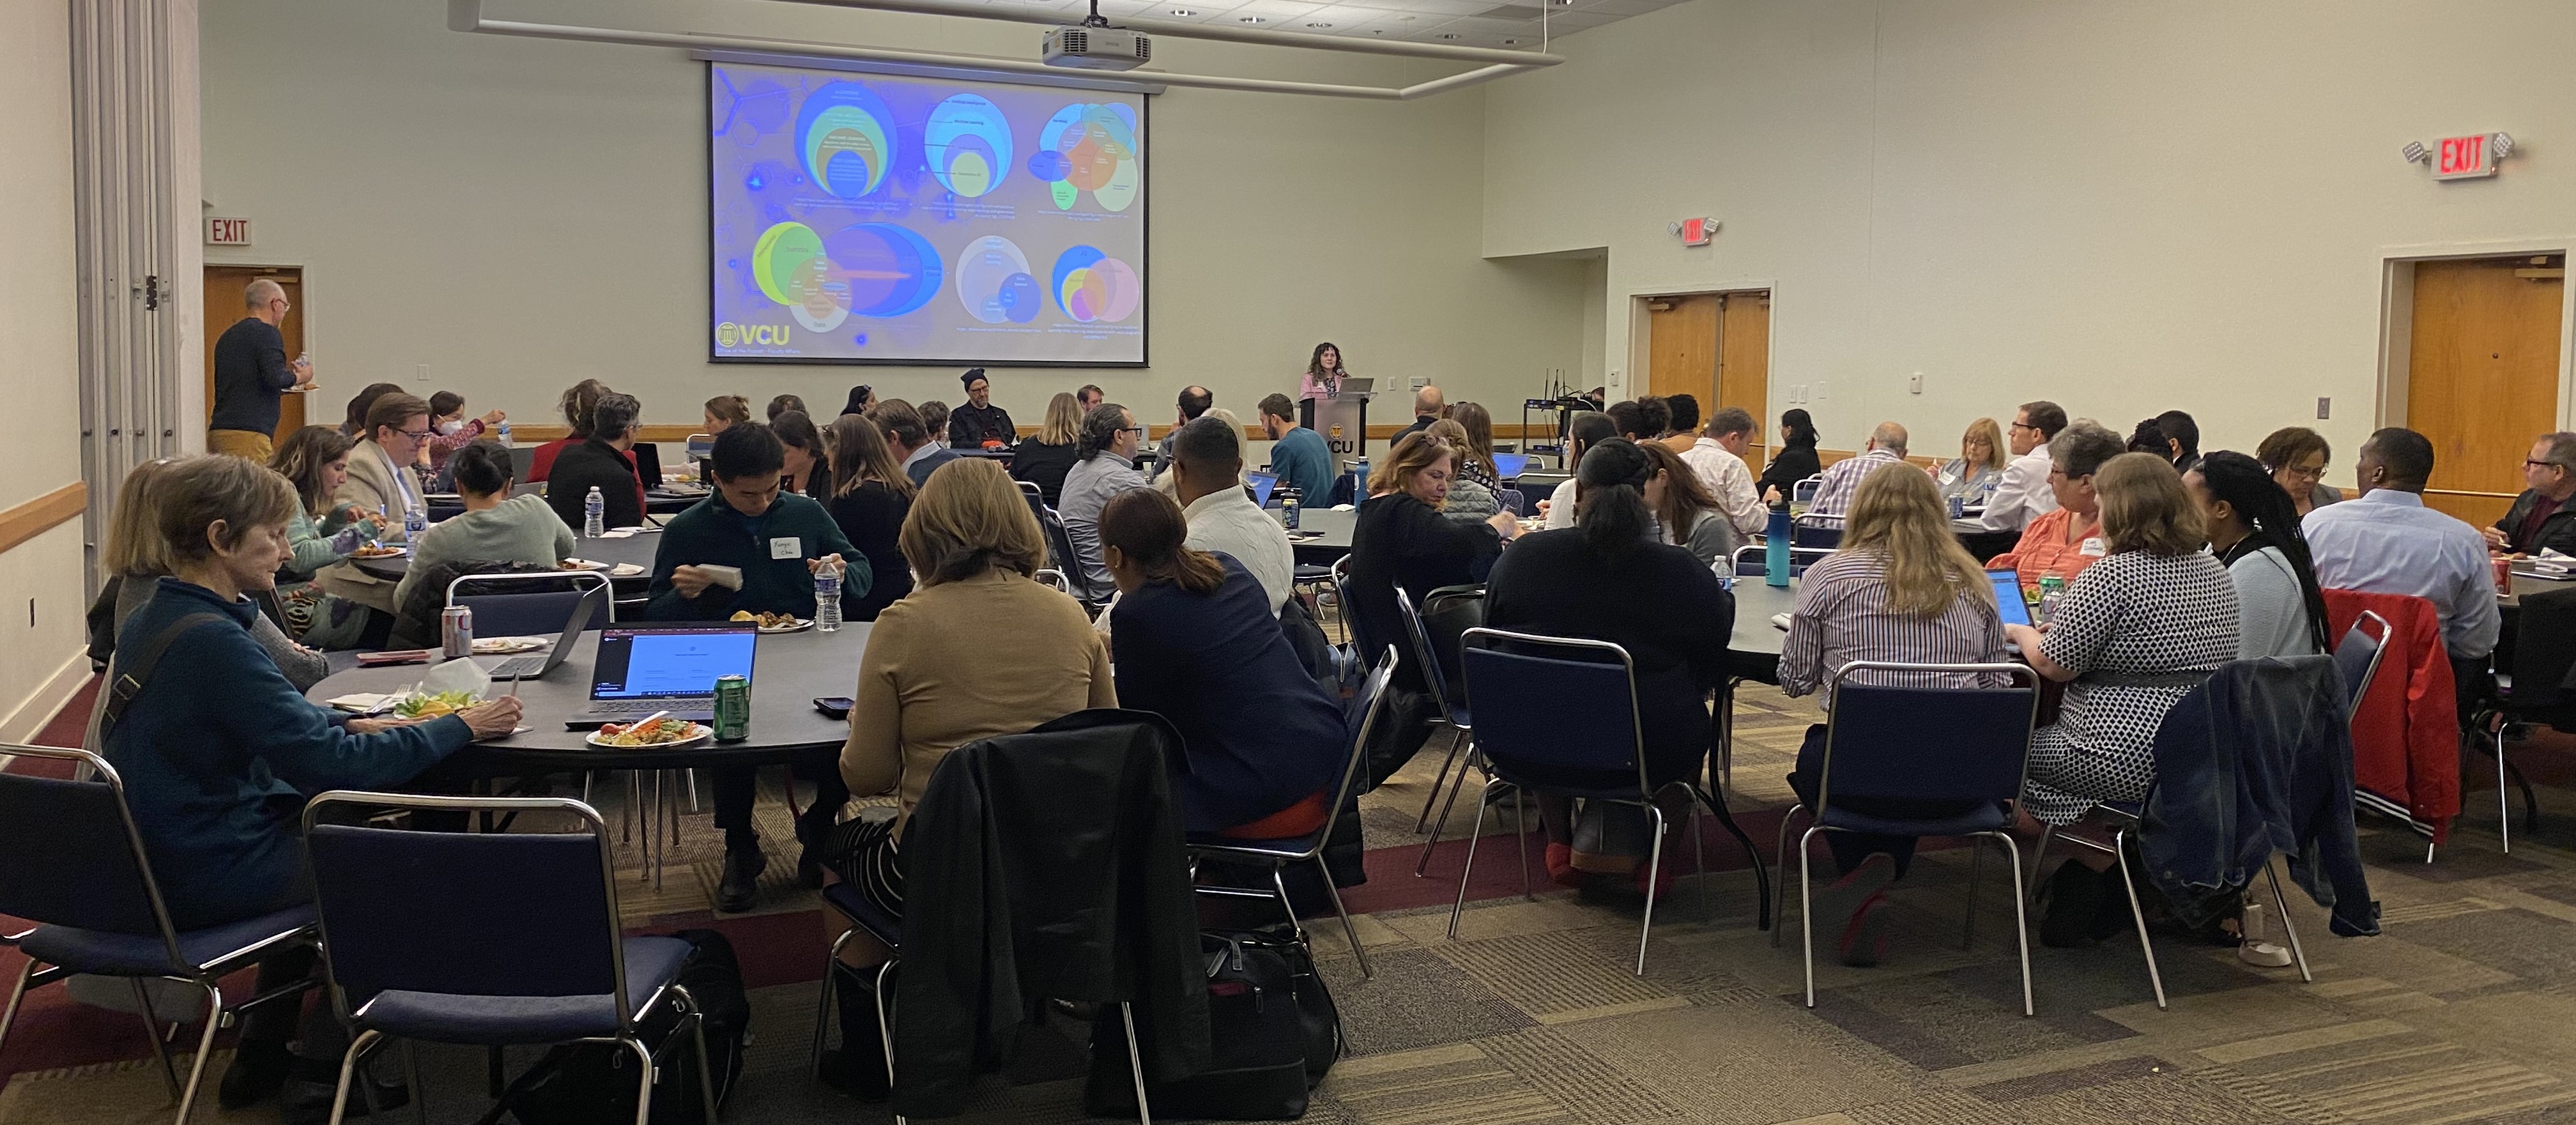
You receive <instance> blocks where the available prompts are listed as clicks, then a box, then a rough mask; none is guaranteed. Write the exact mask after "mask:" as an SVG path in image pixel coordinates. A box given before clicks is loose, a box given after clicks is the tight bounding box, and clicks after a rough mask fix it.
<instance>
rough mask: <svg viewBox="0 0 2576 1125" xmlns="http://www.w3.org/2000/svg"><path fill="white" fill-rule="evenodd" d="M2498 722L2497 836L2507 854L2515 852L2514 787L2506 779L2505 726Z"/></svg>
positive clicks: (2496, 741)
mask: <svg viewBox="0 0 2576 1125" xmlns="http://www.w3.org/2000/svg"><path fill="white" fill-rule="evenodd" d="M2505 726H2506V724H2504V723H2497V724H2496V733H2495V747H2496V838H2497V839H2499V840H2502V841H2503V842H2504V852H2505V854H2506V855H2512V854H2513V787H2512V786H2511V785H2509V784H2507V783H2506V782H2505V779H2504V728H2505Z"/></svg>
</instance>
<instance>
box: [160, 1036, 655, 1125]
mask: <svg viewBox="0 0 2576 1125" xmlns="http://www.w3.org/2000/svg"><path fill="white" fill-rule="evenodd" d="M211 1037H212V1034H211V1033H209V1038H211ZM382 1038H384V1033H383V1032H380V1031H377V1030H375V1029H373V1028H369V1029H368V1030H365V1031H361V1032H359V1033H358V1037H357V1038H355V1039H352V1040H350V1041H349V1049H348V1050H347V1051H346V1052H344V1053H342V1054H341V1056H340V1085H339V1086H338V1088H336V1089H334V1090H333V1091H332V1093H331V1125H340V1123H341V1120H342V1119H343V1118H345V1117H346V1116H347V1115H348V1109H349V1079H350V1078H351V1077H352V1076H354V1075H356V1074H357V1073H358V1056H359V1055H362V1054H365V1053H366V1051H367V1048H369V1047H372V1046H375V1045H376V1040H378V1039H382ZM644 1069H645V1072H646V1075H647V1077H648V1079H649V1077H650V1075H651V1072H652V1067H651V1066H649V1065H647V1066H646V1067H645V1068H644Z"/></svg>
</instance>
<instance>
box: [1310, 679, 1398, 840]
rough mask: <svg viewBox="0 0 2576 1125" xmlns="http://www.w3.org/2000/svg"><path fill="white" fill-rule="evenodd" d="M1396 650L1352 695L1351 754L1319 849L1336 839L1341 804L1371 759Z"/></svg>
mask: <svg viewBox="0 0 2576 1125" xmlns="http://www.w3.org/2000/svg"><path fill="white" fill-rule="evenodd" d="M1397 659H1398V658H1397V656H1396V653H1395V649H1394V648H1392V647H1390V648H1388V649H1387V650H1386V652H1384V653H1383V654H1381V655H1380V656H1379V657H1378V662H1377V667H1376V668H1375V669H1373V670H1371V671H1370V672H1369V674H1368V678H1366V679H1364V680H1361V681H1360V688H1359V693H1358V694H1357V695H1354V696H1352V697H1351V705H1350V712H1349V715H1350V717H1351V719H1352V720H1353V721H1352V722H1350V723H1348V724H1347V726H1348V727H1349V730H1350V739H1349V749H1350V755H1349V757H1347V758H1344V759H1343V760H1342V781H1341V784H1340V785H1337V786H1335V787H1334V788H1333V798H1332V800H1333V803H1332V804H1331V805H1330V806H1328V807H1327V808H1326V809H1325V811H1324V826H1323V827H1322V828H1321V829H1319V830H1317V831H1316V833H1315V836H1314V840H1315V848H1316V850H1318V851H1320V850H1322V849H1323V847H1324V845H1325V844H1327V843H1329V842H1330V841H1331V840H1332V838H1333V826H1334V824H1335V823H1337V822H1339V821H1340V820H1341V819H1342V806H1344V805H1347V804H1350V803H1351V791H1352V790H1353V789H1355V788H1356V787H1358V785H1359V783H1360V775H1361V772H1362V767H1364V766H1365V765H1366V764H1367V762H1368V744H1369V736H1370V734H1371V733H1373V732H1374V731H1375V730H1376V728H1377V720H1378V716H1379V715H1381V714H1383V713H1384V712H1385V711H1386V694H1387V693H1386V689H1387V685H1388V684H1389V683H1392V682H1393V681H1394V679H1395V665H1396V662H1397Z"/></svg>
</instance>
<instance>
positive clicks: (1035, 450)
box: [1011, 391, 1082, 507]
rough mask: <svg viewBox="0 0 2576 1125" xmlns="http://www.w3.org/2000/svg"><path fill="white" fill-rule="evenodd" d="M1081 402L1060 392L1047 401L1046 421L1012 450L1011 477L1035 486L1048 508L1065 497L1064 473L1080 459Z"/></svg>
mask: <svg viewBox="0 0 2576 1125" xmlns="http://www.w3.org/2000/svg"><path fill="white" fill-rule="evenodd" d="M1081 441H1082V404H1081V403H1080V402H1077V401H1075V399H1074V397H1073V396H1072V395H1070V394H1066V393H1064V392H1062V391H1058V392H1056V396H1055V397H1054V398H1051V399H1048V400H1047V409H1046V424H1045V425H1043V426H1040V427H1038V432H1037V433H1035V434H1032V435H1030V436H1029V438H1028V440H1026V441H1023V442H1021V443H1020V444H1019V445H1018V446H1017V447H1015V448H1013V449H1012V450H1011V479H1013V480H1024V481H1027V482H1029V483H1030V484H1034V485H1036V486H1038V494H1039V495H1041V496H1043V497H1044V498H1045V499H1046V502H1047V506H1048V507H1054V506H1055V504H1056V501H1058V500H1060V499H1062V498H1063V497H1064V474H1065V473H1067V472H1069V471H1071V470H1072V468H1073V463H1074V462H1075V461H1078V460H1080V459H1081V457H1080V452H1079V450H1077V449H1076V448H1075V447H1076V446H1077V445H1079V444H1080V443H1081Z"/></svg>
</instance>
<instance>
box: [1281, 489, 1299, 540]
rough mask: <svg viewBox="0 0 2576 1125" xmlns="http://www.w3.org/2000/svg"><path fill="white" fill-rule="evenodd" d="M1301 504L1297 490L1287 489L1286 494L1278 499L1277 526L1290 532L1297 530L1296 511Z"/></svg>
mask: <svg viewBox="0 0 2576 1125" xmlns="http://www.w3.org/2000/svg"><path fill="white" fill-rule="evenodd" d="M1301 504H1302V500H1301V499H1300V498H1299V497H1298V495H1297V490H1296V489H1293V488H1291V489H1289V490H1288V491H1287V493H1286V494H1284V495H1282V496H1281V497H1280V498H1279V525H1280V526H1281V527H1284V528H1287V529H1288V530H1290V531H1295V530H1297V509H1298V508H1299V506H1300V505H1301Z"/></svg>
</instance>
